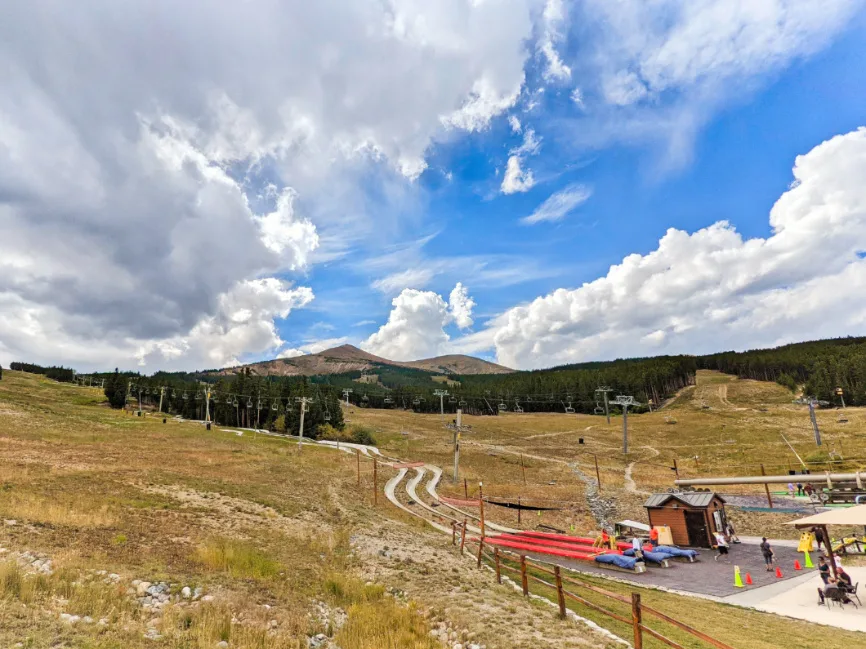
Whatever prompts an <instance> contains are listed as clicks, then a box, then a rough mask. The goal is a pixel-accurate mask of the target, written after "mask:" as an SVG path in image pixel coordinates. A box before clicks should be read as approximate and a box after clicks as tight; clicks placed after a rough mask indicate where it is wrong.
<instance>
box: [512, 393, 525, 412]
mask: <svg viewBox="0 0 866 649" xmlns="http://www.w3.org/2000/svg"><path fill="white" fill-rule="evenodd" d="M514 412H523V408H521V407H520V402H519V401H518V400H517V398H516V397H515V399H514Z"/></svg>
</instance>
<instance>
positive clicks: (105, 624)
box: [97, 617, 108, 626]
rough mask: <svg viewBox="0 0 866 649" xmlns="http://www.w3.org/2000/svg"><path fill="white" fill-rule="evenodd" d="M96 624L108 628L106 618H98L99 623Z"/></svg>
mask: <svg viewBox="0 0 866 649" xmlns="http://www.w3.org/2000/svg"><path fill="white" fill-rule="evenodd" d="M97 624H98V625H99V626H108V618H107V617H101V618H99V622H97Z"/></svg>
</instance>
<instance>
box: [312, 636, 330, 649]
mask: <svg viewBox="0 0 866 649" xmlns="http://www.w3.org/2000/svg"><path fill="white" fill-rule="evenodd" d="M327 644H328V636H326V635H325V634H324V633H318V634H316V635H314V636H312V637H310V638H307V645H308V646H309V647H310V649H319V648H320V647H321V648H322V649H325V647H327Z"/></svg>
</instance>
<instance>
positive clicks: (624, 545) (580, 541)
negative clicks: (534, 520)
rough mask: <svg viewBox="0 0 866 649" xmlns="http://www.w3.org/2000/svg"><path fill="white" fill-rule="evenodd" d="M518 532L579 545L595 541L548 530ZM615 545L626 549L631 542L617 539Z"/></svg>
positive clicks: (523, 534) (586, 537)
mask: <svg viewBox="0 0 866 649" xmlns="http://www.w3.org/2000/svg"><path fill="white" fill-rule="evenodd" d="M520 534H521V536H531V537H535V538H538V539H550V540H551V541H560V542H563V543H577V544H579V545H592V544H593V543H595V539H593V538H590V537H588V536H568V535H566V534H550V533H549V532H533V531H530V530H527V531H525V532H521V533H520ZM616 547H617V548H619V549H620V550H628V549H629V548H630V547H631V543H625V542H623V541H617V543H616Z"/></svg>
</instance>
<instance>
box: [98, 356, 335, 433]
mask: <svg viewBox="0 0 866 649" xmlns="http://www.w3.org/2000/svg"><path fill="white" fill-rule="evenodd" d="M93 376H94V378H105V395H106V397H107V398H108V401H109V403H110V404H111V406H112V407H114V408H123V407H125V406H127V405H129V406H132V407H133V408H138V407H139V405H140V407H141V408H144V409H147V410H156V411H157V412H162V413H165V414H166V415H167V416H168V415H178V416H181V417H184V418H185V419H198V420H203V419H205V415H206V414H209V415H210V418H211V420H212V421H214V422H215V423H218V424H221V425H224V426H237V427H239V428H260V429H268V430H273V431H276V432H281V433H285V432H287V433H291V434H297V433H298V432H299V430H300V420H301V410H300V408H301V406H300V402H299V399H301V398H306V399H308V401H307V404H306V410H305V413H304V436H305V437H309V438H312V439H316V438H317V437H318V435H319V432H320V429H321V428H322V427H323V426H325V425H326V424H327V425H329V426H331V427H333V428H335V429H338V430H342V429H343V427H344V421H343V412H342V410H341V408H340V404H339V399H338V392H337V391H336V390H335V389H333V388H330V387H328V386H320V385H317V384H315V383H312V382H310V381H309V380H307V378H306V377H261V376H255V375H252V374H250V372H249V370H248V369H247V370H245V371H243V372H239V373H238V374H234V375H232V376H221V377H219V378H216V380H214V379H215V377H213V376H212V375H211V376H209V377H208V378H209V379H210V380H209V381H204V380H202V378H201V377H199V378H195V375H191V374H187V373H166V372H160V373H157V374H155V375H153V376H149V377H146V376H141V375H139V374H135V373H130V372H119V371H118V370H115V371H114V373H112V374H94V375H93ZM208 397H210V398H208Z"/></svg>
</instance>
